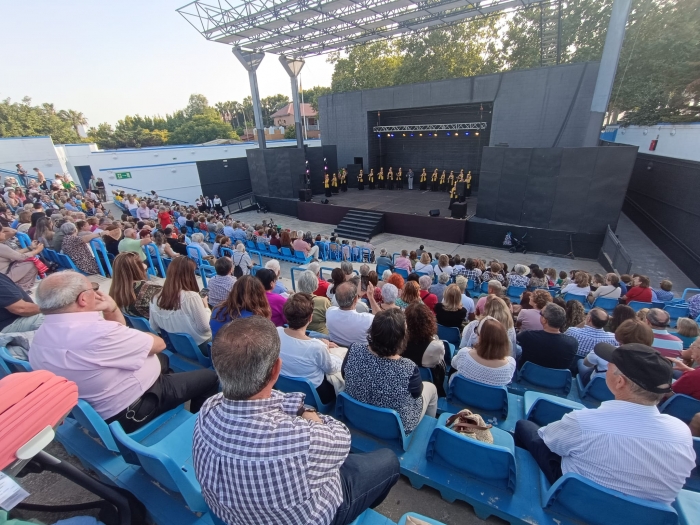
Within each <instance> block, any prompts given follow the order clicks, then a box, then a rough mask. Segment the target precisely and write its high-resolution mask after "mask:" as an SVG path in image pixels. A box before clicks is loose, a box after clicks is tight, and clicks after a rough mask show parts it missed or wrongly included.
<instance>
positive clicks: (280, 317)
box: [255, 268, 287, 326]
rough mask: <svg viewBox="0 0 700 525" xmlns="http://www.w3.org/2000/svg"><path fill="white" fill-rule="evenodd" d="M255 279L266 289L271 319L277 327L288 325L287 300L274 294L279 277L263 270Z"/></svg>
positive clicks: (270, 271)
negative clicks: (286, 317) (285, 310)
mask: <svg viewBox="0 0 700 525" xmlns="http://www.w3.org/2000/svg"><path fill="white" fill-rule="evenodd" d="M255 277H256V278H257V279H258V280H259V281H260V282H261V283H262V284H263V287H264V288H265V296H266V297H267V302H268V303H269V304H270V310H271V312H272V317H271V318H270V319H271V320H272V322H273V323H274V324H275V326H282V325H284V324H287V320H286V319H285V318H284V303H285V302H286V301H287V299H286V298H285V297H282V296H281V295H278V294H276V293H274V292H273V290H274V288H275V283H276V282H277V275H276V274H275V272H273V271H272V270H268V269H267V268H263V269H262V270H258V271H257V273H256V274H255Z"/></svg>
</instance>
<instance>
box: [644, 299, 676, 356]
mask: <svg viewBox="0 0 700 525" xmlns="http://www.w3.org/2000/svg"><path fill="white" fill-rule="evenodd" d="M646 318H647V324H648V325H649V326H651V330H652V331H653V332H654V342H653V343H652V344H651V347H652V348H653V349H654V350H656V351H658V352H659V353H660V354H661V355H662V356H664V357H668V358H670V359H675V358H677V357H680V355H681V352H682V351H683V341H681V340H680V339H679V338H678V337H676V336H675V335H672V334H670V333H669V331H668V330H667V328H668V323H669V321H670V320H671V317H670V315H669V313H668V312H667V311H666V310H661V309H660V308H651V309H650V310H649V312H648V313H647V316H646Z"/></svg>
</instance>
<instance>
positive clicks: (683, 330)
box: [676, 317, 700, 349]
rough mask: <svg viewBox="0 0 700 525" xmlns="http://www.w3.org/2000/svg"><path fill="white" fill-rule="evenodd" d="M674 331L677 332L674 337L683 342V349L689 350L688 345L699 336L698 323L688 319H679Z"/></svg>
mask: <svg viewBox="0 0 700 525" xmlns="http://www.w3.org/2000/svg"><path fill="white" fill-rule="evenodd" d="M676 329H677V330H678V332H677V333H676V336H677V337H678V338H679V339H680V340H681V341H683V348H684V349H687V348H690V345H691V344H693V342H694V341H695V340H696V339H697V338H698V336H700V328H699V327H698V323H696V322H695V321H694V320H693V319H690V318H688V317H679V318H678V321H677V324H676Z"/></svg>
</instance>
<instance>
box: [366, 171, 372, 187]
mask: <svg viewBox="0 0 700 525" xmlns="http://www.w3.org/2000/svg"><path fill="white" fill-rule="evenodd" d="M367 182H369V189H370V190H373V189H374V172H373V171H370V172H369V175H367Z"/></svg>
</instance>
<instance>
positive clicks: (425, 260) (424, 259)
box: [415, 252, 435, 280]
mask: <svg viewBox="0 0 700 525" xmlns="http://www.w3.org/2000/svg"><path fill="white" fill-rule="evenodd" d="M415 271H416V273H421V274H425V275H427V276H428V277H429V278H430V279H431V280H432V278H433V275H434V274H435V269H434V268H433V265H432V264H430V255H428V252H423V253H421V256H420V261H418V262H417V263H416V267H415Z"/></svg>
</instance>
